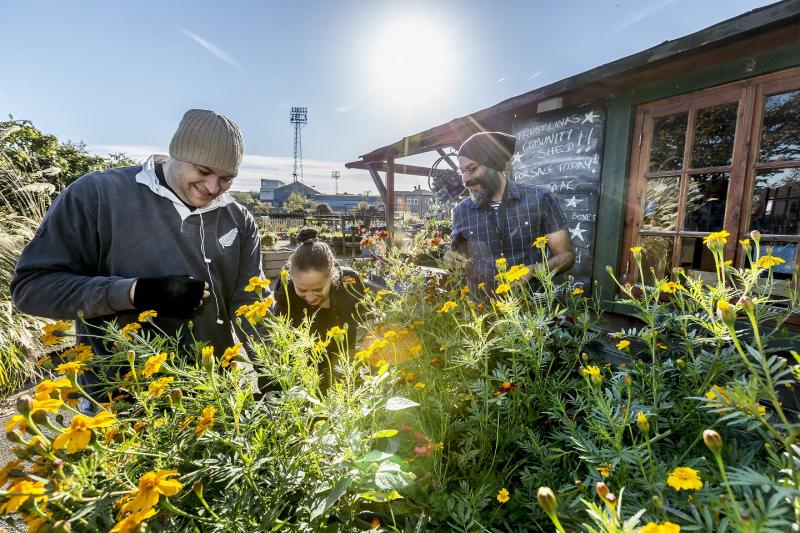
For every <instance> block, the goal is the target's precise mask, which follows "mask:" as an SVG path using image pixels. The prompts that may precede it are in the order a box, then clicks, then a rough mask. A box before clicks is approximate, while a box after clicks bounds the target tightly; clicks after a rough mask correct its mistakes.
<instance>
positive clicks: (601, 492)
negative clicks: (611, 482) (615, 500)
mask: <svg viewBox="0 0 800 533" xmlns="http://www.w3.org/2000/svg"><path fill="white" fill-rule="evenodd" d="M595 489H597V495H598V496H600V497H601V498H605V497H606V494H608V485H606V484H605V483H603V482H602V481H598V482H597V485H595Z"/></svg>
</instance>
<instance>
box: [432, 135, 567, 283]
mask: <svg viewBox="0 0 800 533" xmlns="http://www.w3.org/2000/svg"><path fill="white" fill-rule="evenodd" d="M516 141H517V139H516V137H514V136H513V135H508V134H507V133H502V132H497V131H495V132H481V133H476V134H475V135H473V136H472V137H470V138H469V139H467V140H466V141H464V143H463V144H462V145H461V148H459V150H458V164H459V174H461V180H462V183H463V184H464V187H466V189H467V190H468V191H469V198H466V199H464V200H463V201H462V202H461V203H459V204H458V205H457V206H456V207H455V209H453V231H452V234H451V236H450V240H451V248H452V250H451V251H450V252H448V253H447V255H446V256H445V260H446V261H448V262H450V263H451V264H457V263H464V264H465V266H466V274H467V279H468V281H469V285H470V289H472V290H473V291H475V290H478V291H479V292H478V293H479V294H480V293H481V291H485V293H486V294H489V293H490V292H491V291H493V289H494V287H495V286H496V280H495V275H496V274H497V266H496V262H497V261H498V260H501V263H503V261H502V260H505V261H504V262H505V265H506V268H510V267H511V266H513V265H524V266H527V267H531V266H533V265H534V264H536V263H538V262H541V261H542V251H541V248H538V247H536V246H534V243H535V242H537V239H538V238H540V237H546V250H547V255H546V257H547V264H548V267H549V268H550V269H551V270H555V271H558V272H563V271H565V270H568V269H569V268H571V267H572V265H573V264H574V262H575V252H574V251H573V248H572V241H571V240H570V237H569V232H568V231H567V223H566V220H565V218H564V214H563V213H562V212H561V208H560V207H559V206H558V203H557V202H556V199H555V197H554V196H553V194H552V193H551V192H550V191H549V190H548V189H546V188H544V187H539V186H536V185H523V184H519V183H514V182H513V181H510V180H509V179H508V178H507V177H506V174H505V170H506V166H507V165H508V162H509V160H510V159H511V157H512V156H513V155H514V149H515V147H516ZM543 240H544V239H540V240H539V243H540V244H541V243H542V241H543ZM532 272H533V269H531V272H530V273H529V274H528V275H527V276H526V279H524V281H529V280H530V279H531V277H532V275H533V274H532ZM479 287H480V289H479Z"/></svg>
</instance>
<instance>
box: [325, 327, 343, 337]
mask: <svg viewBox="0 0 800 533" xmlns="http://www.w3.org/2000/svg"><path fill="white" fill-rule="evenodd" d="M345 333H347V331H345V330H343V329H342V328H340V327H339V326H333V327H332V328H331V329H329V330H328V338H332V337H342V336H344V334H345Z"/></svg>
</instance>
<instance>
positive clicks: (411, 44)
mask: <svg viewBox="0 0 800 533" xmlns="http://www.w3.org/2000/svg"><path fill="white" fill-rule="evenodd" d="M443 31H444V30H442V29H441V28H439V29H434V27H433V26H432V25H431V24H430V23H428V22H426V21H424V20H423V21H420V20H414V21H410V20H409V21H405V22H399V21H398V22H394V23H392V24H390V25H389V26H388V27H386V28H384V29H383V31H380V32H379V33H378V35H379V37H378V42H377V43H376V46H375V47H374V49H373V52H372V61H371V63H372V71H371V72H372V74H373V75H374V76H375V77H376V81H377V83H378V85H379V87H378V90H379V91H380V92H381V94H382V95H383V96H384V97H387V98H390V99H392V100H393V101H396V102H397V103H405V104H407V105H416V104H422V103H426V102H429V101H430V100H432V99H433V97H435V96H436V95H437V94H438V93H440V92H441V90H442V88H443V86H444V82H445V75H446V73H447V58H448V56H449V55H450V54H449V50H447V46H446V41H445V38H444V33H443Z"/></svg>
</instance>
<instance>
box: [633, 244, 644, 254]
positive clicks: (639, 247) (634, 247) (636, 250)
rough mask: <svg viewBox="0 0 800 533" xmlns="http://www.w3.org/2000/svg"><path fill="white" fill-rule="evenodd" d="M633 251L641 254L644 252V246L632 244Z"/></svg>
mask: <svg viewBox="0 0 800 533" xmlns="http://www.w3.org/2000/svg"><path fill="white" fill-rule="evenodd" d="M631 252H632V253H633V254H640V253H642V247H641V246H632V247H631Z"/></svg>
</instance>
